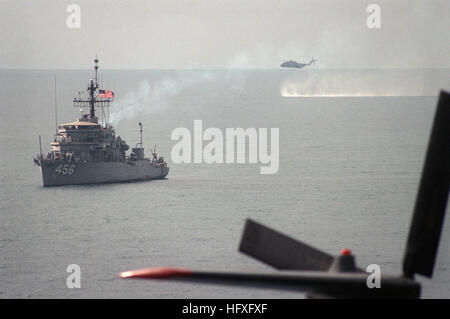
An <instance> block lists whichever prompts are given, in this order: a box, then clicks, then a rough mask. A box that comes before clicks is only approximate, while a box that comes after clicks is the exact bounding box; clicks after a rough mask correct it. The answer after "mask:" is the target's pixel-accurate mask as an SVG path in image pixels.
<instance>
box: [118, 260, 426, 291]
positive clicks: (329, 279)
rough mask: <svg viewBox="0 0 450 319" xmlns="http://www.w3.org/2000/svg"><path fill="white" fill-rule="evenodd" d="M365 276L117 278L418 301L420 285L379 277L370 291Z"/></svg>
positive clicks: (171, 272)
mask: <svg viewBox="0 0 450 319" xmlns="http://www.w3.org/2000/svg"><path fill="white" fill-rule="evenodd" d="M368 275H369V274H367V273H334V272H323V271H282V272H281V271H280V272H241V271H239V272H233V271H226V272H225V271H223V272H221V271H204V270H201V271H198V270H188V269H184V268H170V267H157V268H147V269H139V270H134V271H127V272H123V273H120V274H119V277H120V278H138V279H164V280H168V279H169V280H175V281H183V282H196V283H199V282H200V283H208V284H225V285H232V286H243V287H256V288H270V289H283V290H290V291H299V292H309V293H314V294H316V295H323V296H326V297H339V298H346V297H348V298H418V297H419V295H420V285H419V284H418V283H417V282H415V281H414V280H411V279H408V278H403V277H393V276H381V288H380V289H378V288H372V289H370V288H368V286H367V279H368Z"/></svg>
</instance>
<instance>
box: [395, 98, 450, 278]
mask: <svg viewBox="0 0 450 319" xmlns="http://www.w3.org/2000/svg"><path fill="white" fill-rule="evenodd" d="M449 183H450V94H449V93H447V92H443V91H442V92H441V94H440V96H439V102H438V106H437V110H436V115H435V117H434V124H433V128H432V131H431V137H430V141H429V144H428V151H427V155H426V158H425V164H424V167H423V173H422V178H421V181H420V187H419V191H418V194H417V198H416V204H415V207H414V214H413V219H412V223H411V227H410V231H409V236H408V242H407V245H406V252H405V257H404V260H403V272H404V275H405V276H407V277H409V278H412V277H413V276H414V274H415V273H418V274H422V275H424V276H428V277H431V276H432V275H433V267H434V263H435V260H436V254H437V250H438V245H439V239H440V236H441V230H442V225H443V223H444V215H445V211H446V205H447V198H448V191H449Z"/></svg>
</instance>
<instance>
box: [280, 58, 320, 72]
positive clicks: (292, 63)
mask: <svg viewBox="0 0 450 319" xmlns="http://www.w3.org/2000/svg"><path fill="white" fill-rule="evenodd" d="M316 62H317V60H315V59H314V58H311V61H309V63H301V62H297V61H293V60H289V61H286V62H283V63H282V64H281V65H280V67H282V68H297V69H301V68H304V67H305V66H308V65H311V64H314V65H315V64H316Z"/></svg>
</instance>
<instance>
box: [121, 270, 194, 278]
mask: <svg viewBox="0 0 450 319" xmlns="http://www.w3.org/2000/svg"><path fill="white" fill-rule="evenodd" d="M190 275H192V271H191V270H189V269H186V268H174V267H153V268H145V269H137V270H130V271H124V272H121V273H120V274H119V275H118V277H119V278H149V279H157V278H169V277H176V276H190Z"/></svg>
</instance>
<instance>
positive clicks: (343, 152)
mask: <svg viewBox="0 0 450 319" xmlns="http://www.w3.org/2000/svg"><path fill="white" fill-rule="evenodd" d="M449 75H450V70H314V69H310V70H308V69H305V70H284V69H280V70H146V71H132V70H129V71H126V70H106V71H102V70H101V77H100V79H101V82H102V83H103V86H104V87H105V88H109V89H112V90H114V92H115V93H116V101H115V103H114V104H113V107H112V108H111V110H110V112H109V117H110V119H112V120H113V125H114V126H115V127H116V129H117V133H119V134H120V135H121V137H122V138H124V139H125V140H126V141H127V142H128V143H129V144H130V145H131V146H133V145H134V144H135V143H137V142H138V138H139V132H138V126H137V123H138V122H142V123H143V126H144V133H143V139H144V147H145V148H146V152H147V154H149V149H150V148H153V145H157V151H158V153H159V155H161V156H164V158H165V159H166V160H168V162H169V166H170V172H169V175H168V179H166V180H159V181H147V182H137V183H126V184H107V185H85V186H64V187H55V188H44V187H42V181H41V176H40V170H39V168H38V167H37V166H35V165H34V163H33V156H34V155H36V154H37V153H38V152H39V145H38V135H39V134H40V135H41V136H42V146H43V150H44V152H47V151H48V150H49V144H50V142H51V141H52V138H53V134H54V131H55V113H54V92H55V91H54V78H55V76H56V84H57V90H56V100H57V121H58V122H69V121H72V120H75V119H76V118H77V117H78V116H79V111H80V110H78V109H75V108H73V107H72V103H71V101H72V99H73V97H74V96H76V95H77V94H78V93H77V92H78V91H81V90H85V89H86V86H87V80H88V79H89V77H91V76H92V72H91V71H88V70H80V71H64V70H59V71H45V70H36V71H32V70H29V71H15V70H3V71H0V101H1V102H0V103H1V107H0V115H1V120H2V125H1V126H0V145H1V147H2V151H1V152H0V189H1V192H0V256H1V257H0V298H303V297H304V295H303V294H302V293H294V292H285V291H278V290H269V289H265V290H258V289H252V288H241V287H225V286H214V285H199V284H188V283H176V282H166V281H138V280H123V279H118V278H116V277H115V276H116V275H117V273H119V272H121V271H125V270H130V269H136V268H143V267H150V266H184V267H191V268H194V269H218V270H228V269H236V270H252V269H255V270H268V269H270V268H269V267H268V266H266V265H263V264H261V263H259V262H257V261H255V260H253V259H250V258H249V257H247V256H244V255H242V254H240V253H239V252H238V251H237V248H238V244H239V240H240V236H241V232H242V229H243V225H244V222H245V219H246V218H252V219H254V220H257V221H259V222H262V223H264V224H266V225H268V226H270V227H272V228H275V229H277V230H280V231H282V232H284V233H285V234H288V235H290V236H292V237H294V238H297V239H299V240H302V241H304V242H306V243H309V244H310V245H313V246H315V247H317V248H320V249H322V250H324V251H326V252H328V253H330V254H338V253H339V252H340V250H341V249H342V248H350V249H351V250H352V251H353V253H354V254H355V255H356V260H357V263H358V265H359V266H360V267H363V268H365V267H366V266H367V265H369V264H373V263H376V264H379V265H380V266H381V270H382V273H392V274H400V273H401V263H402V258H403V252H404V247H405V244H406V237H407V234H408V229H409V224H410V220H411V216H412V209H413V206H414V201H415V196H416V192H417V189H418V182H419V178H420V173H421V169H422V165H423V160H424V156H425V151H426V146H427V143H428V138H429V134H430V129H431V124H432V119H433V115H434V111H435V106H436V102H437V94H438V91H439V89H441V88H444V89H449V88H450V76H449ZM107 114H108V113H107V112H106V113H105V116H106V115H107ZM197 119H200V120H202V121H203V128H204V129H205V128H208V127H217V128H220V129H222V130H225V128H238V127H242V128H244V129H245V128H249V127H255V128H279V131H280V140H279V144H280V149H279V150H280V168H279V171H278V173H277V174H273V175H261V174H260V173H259V169H260V166H261V165H260V164H213V165H207V164H174V163H172V161H171V156H170V154H171V149H172V147H173V146H174V144H175V143H176V141H173V140H171V133H172V131H173V130H174V129H175V128H177V127H185V128H188V129H189V130H190V131H191V132H193V123H194V120H197ZM447 215H448V213H447ZM70 264H77V265H79V266H80V268H81V288H80V289H69V288H67V286H66V279H67V276H68V275H69V274H68V273H67V272H66V267H67V266H68V265H70ZM418 278H419V281H420V282H421V283H422V284H423V295H422V296H423V297H425V298H449V297H450V218H449V216H447V218H446V221H445V225H444V228H443V232H442V239H441V244H440V247H439V255H438V258H437V262H436V266H435V273H434V277H433V279H432V280H429V279H425V278H422V277H418Z"/></svg>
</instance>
